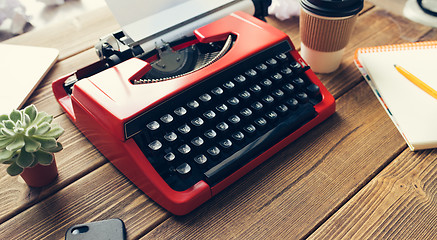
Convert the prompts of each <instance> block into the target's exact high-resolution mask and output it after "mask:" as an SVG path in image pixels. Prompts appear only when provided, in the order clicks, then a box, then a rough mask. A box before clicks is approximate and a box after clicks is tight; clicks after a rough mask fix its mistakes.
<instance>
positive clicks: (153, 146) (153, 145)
mask: <svg viewBox="0 0 437 240" xmlns="http://www.w3.org/2000/svg"><path fill="white" fill-rule="evenodd" d="M161 147H162V143H161V142H160V141H158V140H155V141H153V142H151V143H149V148H150V149H152V150H154V151H157V150H159V149H160V148H161Z"/></svg>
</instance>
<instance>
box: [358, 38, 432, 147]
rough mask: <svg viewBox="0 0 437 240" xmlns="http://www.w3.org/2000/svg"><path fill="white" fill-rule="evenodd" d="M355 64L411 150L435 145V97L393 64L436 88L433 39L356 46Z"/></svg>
mask: <svg viewBox="0 0 437 240" xmlns="http://www.w3.org/2000/svg"><path fill="white" fill-rule="evenodd" d="M354 61H355V64H356V66H357V67H358V69H359V70H360V72H361V74H362V75H363V77H364V78H365V79H366V81H367V83H368V84H369V85H370V87H371V88H372V90H373V92H374V93H375V95H376V96H377V98H378V100H379V101H380V103H381V104H382V106H383V107H384V108H385V110H386V112H387V113H388V115H389V116H390V118H391V119H392V121H393V122H394V124H395V125H396V127H397V128H398V130H399V131H400V133H401V134H402V136H403V137H404V139H405V141H406V142H407V144H408V146H409V148H410V149H411V150H412V151H415V150H421V149H428V148H436V147H437V99H435V98H433V97H432V96H431V95H429V94H428V93H426V92H425V91H423V90H422V89H420V88H419V87H417V86H416V85H414V84H413V83H412V82H410V81H409V80H408V79H406V78H405V77H404V76H403V75H401V74H400V73H399V72H398V71H397V70H396V69H395V68H394V66H393V65H394V64H397V65H400V66H402V67H404V68H405V69H407V70H408V71H409V72H410V73H412V74H414V75H415V76H416V77H418V78H419V79H420V80H422V81H423V82H425V83H426V84H428V85H429V86H430V87H432V88H433V89H437V41H427V42H417V43H407V44H397V45H388V46H378V47H370V48H359V49H357V51H356V54H355V59H354Z"/></svg>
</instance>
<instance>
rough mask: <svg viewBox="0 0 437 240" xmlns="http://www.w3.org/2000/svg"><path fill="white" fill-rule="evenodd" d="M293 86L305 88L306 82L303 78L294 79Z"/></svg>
mask: <svg viewBox="0 0 437 240" xmlns="http://www.w3.org/2000/svg"><path fill="white" fill-rule="evenodd" d="M293 84H294V85H295V86H296V87H300V88H302V87H305V81H304V80H303V79H302V78H295V79H293Z"/></svg>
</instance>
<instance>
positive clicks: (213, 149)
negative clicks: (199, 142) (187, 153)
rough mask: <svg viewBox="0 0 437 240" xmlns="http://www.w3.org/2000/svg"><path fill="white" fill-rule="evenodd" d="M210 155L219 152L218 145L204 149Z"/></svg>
mask: <svg viewBox="0 0 437 240" xmlns="http://www.w3.org/2000/svg"><path fill="white" fill-rule="evenodd" d="M206 151H207V152H208V153H209V154H210V155H211V156H217V155H219V154H220V149H219V148H218V147H211V148H209V149H208V150H206Z"/></svg>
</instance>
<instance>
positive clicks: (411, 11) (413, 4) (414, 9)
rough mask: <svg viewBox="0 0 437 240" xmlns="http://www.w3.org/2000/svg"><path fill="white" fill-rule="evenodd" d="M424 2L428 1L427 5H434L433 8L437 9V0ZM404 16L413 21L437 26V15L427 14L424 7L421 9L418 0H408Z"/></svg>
mask: <svg viewBox="0 0 437 240" xmlns="http://www.w3.org/2000/svg"><path fill="white" fill-rule="evenodd" d="M424 2H426V4H427V5H430V6H433V9H437V1H435V0H428V1H426V0H425V1H424ZM404 16H405V17H407V18H409V19H410V20H412V21H415V22H418V23H421V24H424V25H427V26H431V27H437V17H434V16H431V15H429V14H426V13H425V12H424V11H423V10H422V9H420V7H419V5H418V4H417V1H416V0H408V1H407V2H406V3H405V7H404Z"/></svg>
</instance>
